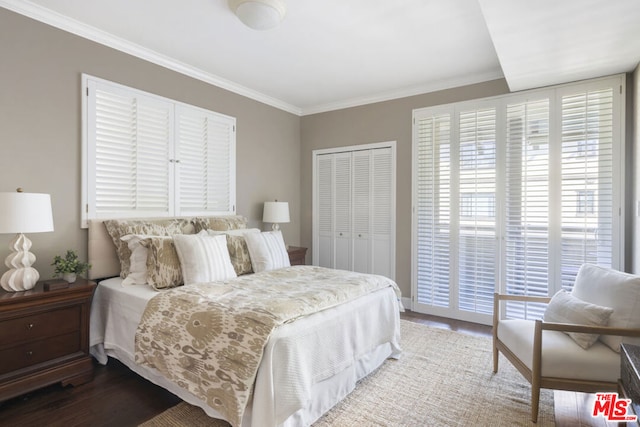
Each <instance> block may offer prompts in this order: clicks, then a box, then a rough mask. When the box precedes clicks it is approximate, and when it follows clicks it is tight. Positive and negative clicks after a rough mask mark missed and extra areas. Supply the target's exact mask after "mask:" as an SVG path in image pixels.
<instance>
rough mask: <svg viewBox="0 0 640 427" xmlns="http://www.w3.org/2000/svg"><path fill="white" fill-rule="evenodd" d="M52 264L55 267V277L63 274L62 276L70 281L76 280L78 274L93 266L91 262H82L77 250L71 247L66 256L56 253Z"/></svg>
mask: <svg viewBox="0 0 640 427" xmlns="http://www.w3.org/2000/svg"><path fill="white" fill-rule="evenodd" d="M51 265H53V266H54V267H55V271H54V272H55V277H58V276H59V275H62V278H63V279H64V280H66V281H67V282H69V283H73V282H75V281H76V275H78V274H82V273H84V272H85V271H87V270H89V269H90V268H91V264H89V263H86V262H81V261H80V260H79V259H78V254H77V253H76V251H73V250H71V249H69V250H68V251H67V253H66V254H65V256H64V258H63V257H61V256H60V255H56V256H55V257H54V258H53V263H51Z"/></svg>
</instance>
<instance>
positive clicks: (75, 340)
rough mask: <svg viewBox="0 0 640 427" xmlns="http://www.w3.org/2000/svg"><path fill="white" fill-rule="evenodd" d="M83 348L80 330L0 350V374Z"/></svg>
mask: <svg viewBox="0 0 640 427" xmlns="http://www.w3.org/2000/svg"><path fill="white" fill-rule="evenodd" d="M81 350H82V349H81V347H80V331H75V332H71V333H69V334H66V335H58V336H55V337H53V338H47V339H44V340H38V341H31V342H28V343H25V344H21V345H17V346H15V347H11V348H8V349H6V350H2V351H0V360H2V363H1V364H0V375H2V374H5V373H7V372H11V371H15V370H17V369H21V368H26V367H27V366H31V365H35V364H37V363H42V362H46V361H47V360H52V359H55V358H58V357H62V356H67V355H69V354H73V353H76V352H80V351H81Z"/></svg>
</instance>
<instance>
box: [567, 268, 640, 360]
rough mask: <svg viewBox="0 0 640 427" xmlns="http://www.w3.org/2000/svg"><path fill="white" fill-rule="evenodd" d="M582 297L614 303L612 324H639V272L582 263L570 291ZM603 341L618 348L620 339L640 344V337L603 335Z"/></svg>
mask: <svg viewBox="0 0 640 427" xmlns="http://www.w3.org/2000/svg"><path fill="white" fill-rule="evenodd" d="M571 293H572V294H573V296H575V297H577V298H580V299H581V300H582V301H586V302H590V303H592V304H598V305H602V306H605V307H611V308H612V309H613V314H611V318H610V319H609V324H608V325H607V326H610V327H612V328H640V315H639V314H638V313H640V276H635V275H633V274H628V273H623V272H621V271H617V270H613V269H611V268H605V267H599V266H597V265H592V264H584V265H583V266H582V267H580V270H579V271H578V275H577V276H576V282H575V284H574V285H573V290H572V291H571ZM600 341H602V342H603V343H605V344H606V345H608V346H609V347H610V348H611V349H612V350H614V351H617V352H619V351H620V343H621V342H625V343H626V342H628V343H631V344H635V345H640V338H636V337H618V336H613V335H600Z"/></svg>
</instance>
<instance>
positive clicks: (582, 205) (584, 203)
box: [576, 190, 595, 216]
mask: <svg viewBox="0 0 640 427" xmlns="http://www.w3.org/2000/svg"><path fill="white" fill-rule="evenodd" d="M594 196H595V190H578V191H576V199H577V206H576V209H577V212H576V216H581V215H589V214H594V213H595V198H594Z"/></svg>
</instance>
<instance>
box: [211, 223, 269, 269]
mask: <svg viewBox="0 0 640 427" xmlns="http://www.w3.org/2000/svg"><path fill="white" fill-rule="evenodd" d="M207 233H208V234H209V235H210V236H218V235H220V234H224V235H226V236H227V249H228V250H229V258H230V259H231V265H233V269H234V270H235V271H236V274H237V275H238V276H241V275H243V274H249V273H253V269H252V266H251V255H250V254H249V248H248V247H247V242H246V241H245V239H244V235H245V234H247V233H260V229H258V228H244V229H239V230H227V231H214V230H207Z"/></svg>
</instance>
